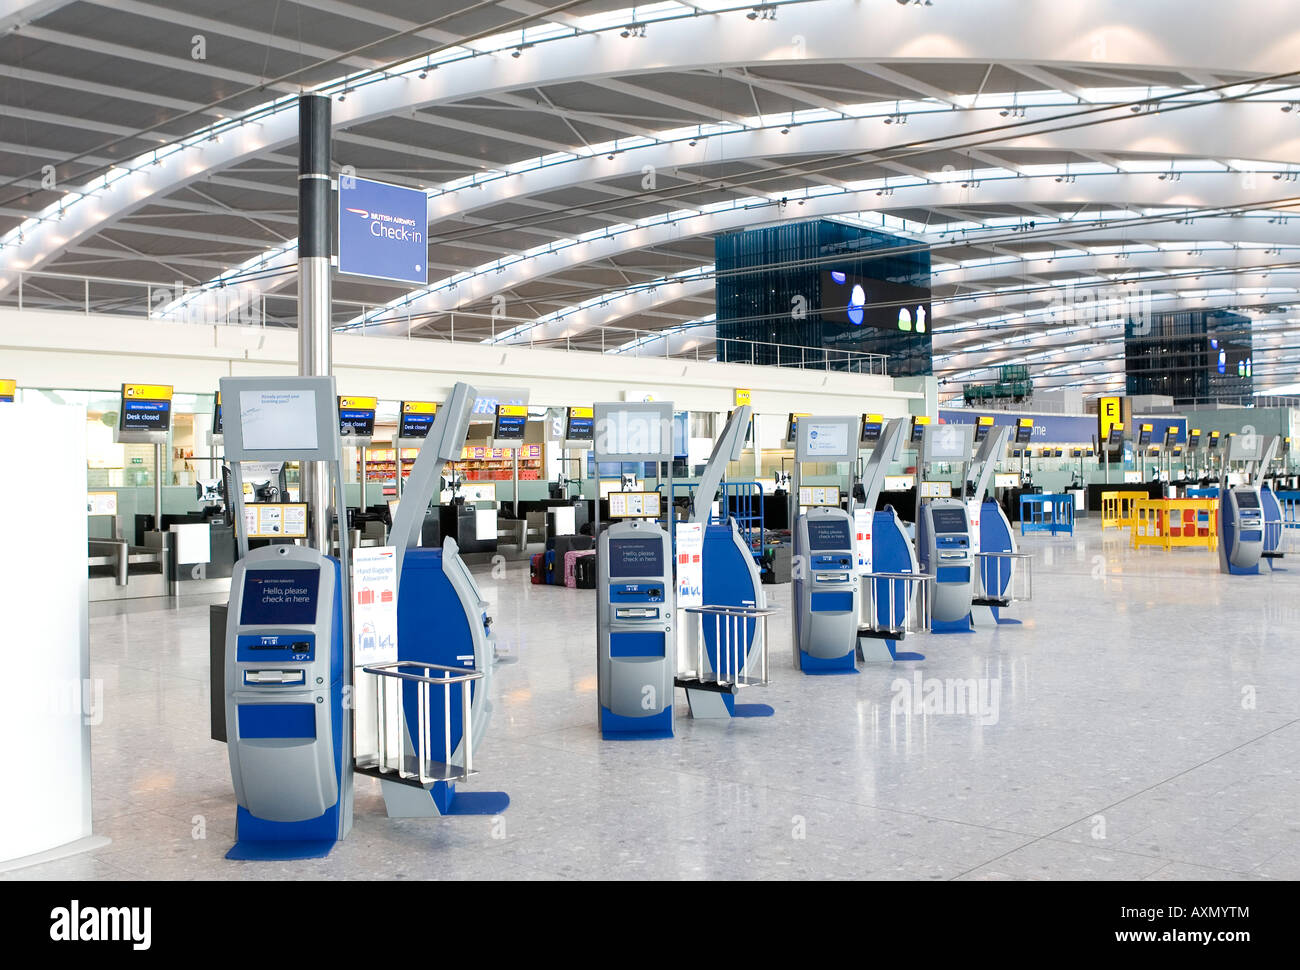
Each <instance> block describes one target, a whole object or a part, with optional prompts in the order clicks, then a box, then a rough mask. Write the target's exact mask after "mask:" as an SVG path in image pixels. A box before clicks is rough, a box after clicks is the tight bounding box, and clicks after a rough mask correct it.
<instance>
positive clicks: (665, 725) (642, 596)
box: [596, 519, 677, 739]
mask: <svg viewBox="0 0 1300 970" xmlns="http://www.w3.org/2000/svg"><path fill="white" fill-rule="evenodd" d="M672 556H673V553H672V539H671V537H670V536H669V535H668V533H667V532H665V531H664V530H663V529H661V528H660V527H659V526H658V525H657V524H656V523H654V522H652V521H648V520H645V519H628V520H624V521H618V522H614V523H613V524H611V525H610V527H609V528H608V529H606V530H605V531H604V532H602V533H601V536H600V544H599V548H598V551H597V556H596V562H597V564H598V572H599V576H598V580H597V594H596V595H597V607H596V608H597V615H596V642H597V656H596V669H597V680H598V683H599V694H600V730H601V734H602V735H603V736H604V737H605V738H607V739H608V738H623V739H631V738H669V737H672V734H673V706H672V702H673V689H674V688H673V683H674V674H675V670H674V668H675V666H676V662H677V649H676V640H675V635H674V632H673V614H674V604H675V600H676V593H675V589H674V586H673V574H672Z"/></svg>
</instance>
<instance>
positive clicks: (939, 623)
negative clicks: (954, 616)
mask: <svg viewBox="0 0 1300 970" xmlns="http://www.w3.org/2000/svg"><path fill="white" fill-rule="evenodd" d="M930 632H931V633H974V632H975V631H974V630H972V629H971V618H970V614H969V613H968V614H966V615H965V616H963V617H962V618H961V619H960V620H931V621H930Z"/></svg>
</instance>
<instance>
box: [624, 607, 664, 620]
mask: <svg viewBox="0 0 1300 970" xmlns="http://www.w3.org/2000/svg"><path fill="white" fill-rule="evenodd" d="M614 618H615V619H617V620H657V619H659V611H658V610H657V609H655V608H654V607H649V606H621V607H618V608H616V609H615V610H614Z"/></svg>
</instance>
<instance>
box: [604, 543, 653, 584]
mask: <svg viewBox="0 0 1300 970" xmlns="http://www.w3.org/2000/svg"><path fill="white" fill-rule="evenodd" d="M663 574H664V544H663V540H662V539H660V538H659V537H658V536H647V537H645V538H644V539H610V540H609V576H610V578H611V579H625V578H628V577H636V576H662V575H663Z"/></svg>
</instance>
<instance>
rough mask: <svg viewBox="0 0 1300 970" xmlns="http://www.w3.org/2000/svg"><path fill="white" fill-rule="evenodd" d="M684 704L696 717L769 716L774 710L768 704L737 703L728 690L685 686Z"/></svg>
mask: <svg viewBox="0 0 1300 970" xmlns="http://www.w3.org/2000/svg"><path fill="white" fill-rule="evenodd" d="M686 704H687V707H689V708H690V712H691V717H693V718H696V719H697V720H698V719H711V718H719V719H722V718H732V717H771V716H772V715H773V714H775V713H776V710H775V709H774V708H773V707H772V706H771V705H769V704H737V703H736V695H735V694H732V693H731V692H730V691H717V690H692V689H691V688H689V687H688V688H686Z"/></svg>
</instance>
